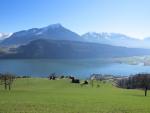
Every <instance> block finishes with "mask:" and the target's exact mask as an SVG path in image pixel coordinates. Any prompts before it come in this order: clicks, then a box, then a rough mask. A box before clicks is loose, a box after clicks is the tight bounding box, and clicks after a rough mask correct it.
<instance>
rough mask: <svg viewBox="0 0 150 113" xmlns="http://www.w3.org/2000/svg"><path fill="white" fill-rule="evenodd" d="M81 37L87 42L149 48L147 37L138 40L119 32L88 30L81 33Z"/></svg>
mask: <svg viewBox="0 0 150 113" xmlns="http://www.w3.org/2000/svg"><path fill="white" fill-rule="evenodd" d="M82 37H83V38H84V39H85V40H86V41H88V42H96V43H102V44H109V45H115V46H124V47H132V48H150V44H149V43H150V40H149V41H148V38H145V39H143V40H140V39H135V38H132V37H129V36H126V35H123V34H119V33H105V32H104V33H96V32H88V33H85V34H84V35H82Z"/></svg>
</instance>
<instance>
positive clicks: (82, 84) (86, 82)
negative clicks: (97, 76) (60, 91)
mask: <svg viewBox="0 0 150 113" xmlns="http://www.w3.org/2000/svg"><path fill="white" fill-rule="evenodd" d="M88 84H89V83H88V81H87V80H85V81H84V82H83V83H81V87H82V86H84V85H88Z"/></svg>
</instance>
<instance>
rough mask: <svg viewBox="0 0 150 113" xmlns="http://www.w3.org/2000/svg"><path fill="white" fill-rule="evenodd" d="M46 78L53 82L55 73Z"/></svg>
mask: <svg viewBox="0 0 150 113" xmlns="http://www.w3.org/2000/svg"><path fill="white" fill-rule="evenodd" d="M48 78H49V80H55V79H56V75H55V73H52V74H51V75H49V76H48Z"/></svg>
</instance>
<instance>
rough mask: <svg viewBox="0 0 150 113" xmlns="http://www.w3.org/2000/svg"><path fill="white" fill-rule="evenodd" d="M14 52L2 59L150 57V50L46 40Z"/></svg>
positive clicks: (36, 41)
mask: <svg viewBox="0 0 150 113" xmlns="http://www.w3.org/2000/svg"><path fill="white" fill-rule="evenodd" d="M13 52H14V53H13ZM13 52H11V54H6V55H4V56H3V57H1V58H100V57H103V58H108V57H123V56H124V57H125V56H140V55H150V50H149V49H139V48H126V47H119V46H110V45H106V44H98V43H87V42H78V41H66V40H63V41H62V40H61V41H58V40H45V39H39V40H35V41H31V42H30V43H29V44H27V45H23V46H20V47H18V48H16V49H14V50H13Z"/></svg>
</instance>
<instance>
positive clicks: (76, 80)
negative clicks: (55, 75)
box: [69, 77, 80, 83]
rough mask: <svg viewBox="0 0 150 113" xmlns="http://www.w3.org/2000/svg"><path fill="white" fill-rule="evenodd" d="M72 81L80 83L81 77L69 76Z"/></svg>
mask: <svg viewBox="0 0 150 113" xmlns="http://www.w3.org/2000/svg"><path fill="white" fill-rule="evenodd" d="M69 78H70V79H71V82H72V83H80V80H79V79H75V77H69Z"/></svg>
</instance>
